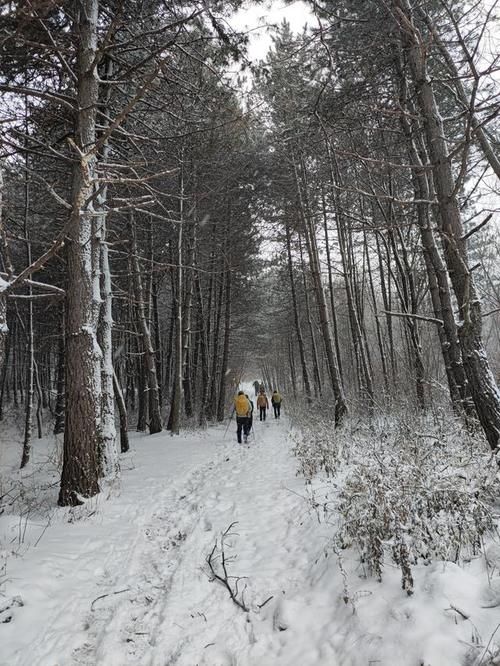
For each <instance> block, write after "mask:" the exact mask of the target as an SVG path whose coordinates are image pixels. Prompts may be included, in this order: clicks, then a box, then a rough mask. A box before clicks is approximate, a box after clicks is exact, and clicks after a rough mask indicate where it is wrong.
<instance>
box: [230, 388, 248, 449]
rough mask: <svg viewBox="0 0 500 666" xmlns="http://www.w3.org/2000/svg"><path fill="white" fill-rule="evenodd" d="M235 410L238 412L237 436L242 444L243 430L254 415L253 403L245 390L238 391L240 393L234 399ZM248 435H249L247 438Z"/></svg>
mask: <svg viewBox="0 0 500 666" xmlns="http://www.w3.org/2000/svg"><path fill="white" fill-rule="evenodd" d="M234 411H235V412H236V437H237V438H238V444H241V432H242V430H243V429H244V428H245V426H246V425H247V423H248V420H249V418H250V417H251V415H252V403H251V402H250V400H249V399H248V398H247V397H246V395H245V394H244V393H243V391H238V395H237V396H236V398H235V399H234ZM246 437H247V435H246V436H245V440H246Z"/></svg>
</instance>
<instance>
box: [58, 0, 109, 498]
mask: <svg viewBox="0 0 500 666" xmlns="http://www.w3.org/2000/svg"><path fill="white" fill-rule="evenodd" d="M98 4H99V3H98V0H81V1H80V2H79V4H78V7H77V9H78V10H79V11H77V14H76V18H75V31H76V34H77V36H78V61H77V77H78V78H77V113H76V115H77V118H76V127H75V145H76V150H75V153H76V154H77V158H76V161H75V164H74V169H73V190H72V205H73V208H72V212H71V216H70V223H69V227H68V233H67V235H66V239H67V240H66V253H67V262H68V281H67V289H66V354H67V355H66V427H65V431H64V462H63V470H62V477H61V490H60V493H59V504H60V505H62V506H66V505H76V504H81V502H82V500H81V498H82V497H91V496H92V495H95V494H96V493H98V492H99V484H98V475H99V469H98V468H99V466H98V457H97V454H98V446H99V434H100V426H101V419H100V417H101V405H100V395H101V356H102V355H101V350H100V349H99V345H98V343H97V336H96V322H95V313H94V310H93V306H94V299H93V296H94V294H93V281H92V278H93V275H92V235H93V234H92V231H93V229H92V227H93V225H92V220H93V217H94V204H93V197H94V183H95V179H96V157H95V154H94V152H92V148H93V147H94V145H95V141H96V120H95V119H96V109H97V104H98V101H99V94H98V93H99V83H98V78H97V63H96V56H97V20H98Z"/></svg>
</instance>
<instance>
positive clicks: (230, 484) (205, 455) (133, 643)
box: [1, 419, 324, 666]
mask: <svg viewBox="0 0 500 666" xmlns="http://www.w3.org/2000/svg"><path fill="white" fill-rule="evenodd" d="M232 430H233V428H231V430H230V432H228V434H227V437H226V439H225V440H224V439H223V437H222V435H223V430H222V429H220V428H217V429H213V430H210V431H209V432H208V433H205V434H196V435H191V436H184V437H181V438H180V439H176V438H173V439H172V438H170V437H169V436H168V435H166V434H161V435H157V436H154V437H148V438H146V437H137V438H135V439H134V449H135V452H134V453H133V454H132V455H131V456H129V457H128V458H126V459H125V461H124V473H123V481H122V485H121V489H120V490H118V489H116V488H115V489H113V488H112V489H111V490H110V493H109V495H110V496H109V497H108V498H107V499H105V498H104V497H101V498H99V499H98V500H97V501H95V503H94V505H93V506H90V507H89V506H87V507H86V509H85V510H86V511H87V513H88V512H89V509H90V513H93V515H91V516H90V517H85V518H83V517H82V518H81V519H77V517H78V512H76V518H75V519H74V522H73V523H72V524H68V522H62V521H61V520H60V517H59V522H57V520H55V521H54V524H53V525H52V526H50V527H49V528H48V529H47V531H46V532H45V534H44V535H43V537H42V539H41V540H40V542H39V544H38V545H37V546H36V548H35V547H32V548H30V549H29V550H28V551H27V553H26V554H25V555H24V556H23V557H22V558H19V560H18V561H12V562H11V563H10V565H9V580H10V585H9V588H10V592H11V594H18V595H20V596H21V597H22V599H23V602H24V604H25V605H24V606H23V607H22V608H19V609H18V610H17V612H16V613H15V617H14V619H13V621H12V622H11V623H9V624H4V625H2V627H1V632H2V644H3V646H4V648H3V649H2V656H1V664H5V666H7V664H8V665H9V666H28V665H29V666H35V665H36V666H38V665H39V666H56V665H58V666H62V665H64V666H66V665H67V664H73V665H74V666H76V665H79V666H83V665H85V666H97V665H98V664H99V665H102V666H113V665H115V666H124V665H125V664H162V666H163V665H164V664H174V663H175V664H179V665H181V664H185V665H186V666H187V665H188V664H189V665H190V666H192V665H194V664H202V663H205V664H213V665H215V664H236V663H237V664H241V665H243V664H277V663H282V664H292V663H301V664H308V663H311V664H313V663H317V656H318V655H317V654H316V655H312V654H311V655H309V658H308V657H307V654H304V655H302V657H300V656H299V655H298V654H297V649H298V647H300V645H301V644H302V641H301V637H300V635H297V633H296V632H295V638H294V641H293V643H294V648H293V649H294V653H293V655H291V654H289V653H288V652H287V651H288V650H289V646H288V643H289V641H287V640H286V636H287V623H288V622H289V619H287V614H290V609H291V616H294V615H295V613H294V612H293V608H292V607H293V601H288V598H289V596H291V592H292V590H293V587H294V584H295V581H296V579H302V574H303V572H302V571H301V569H302V568H303V567H304V566H307V567H309V566H310V563H309V562H308V555H307V553H308V552H309V551H308V549H307V548H304V549H301V548H297V539H299V530H302V531H301V532H300V534H301V536H300V539H302V538H303V529H304V527H301V521H300V515H301V513H304V512H305V511H306V505H305V503H304V501H303V499H302V497H301V494H303V488H304V482H303V480H301V479H299V478H297V477H296V474H295V473H296V461H295V460H294V458H293V456H292V455H291V453H290V450H289V446H288V443H287V421H286V419H282V421H281V422H279V423H278V422H274V420H272V421H268V422H267V423H265V424H260V423H258V422H257V423H256V424H255V432H256V440H253V441H252V442H251V444H250V445H249V446H247V447H245V446H241V447H240V446H238V445H237V444H236V442H234V441H233V440H234V436H233V433H232ZM127 465H129V466H132V469H129V470H127V469H126V467H127ZM308 520H310V519H309V518H308ZM231 523H236V524H235V526H234V528H233V530H232V536H231V537H230V538H229V539H228V540H227V541H226V555H227V556H229V557H230V558H231V559H230V561H229V564H228V569H229V574H230V575H235V576H243V577H246V578H245V579H244V580H242V581H241V582H240V589H242V588H243V587H245V588H246V589H245V603H246V604H247V605H248V606H249V607H250V608H251V611H250V613H244V612H243V611H242V610H240V609H239V608H238V607H237V606H236V605H235V604H233V603H232V601H231V600H230V598H229V595H228V592H227V590H226V589H224V588H223V586H222V585H220V584H219V583H217V582H213V581H210V580H209V576H208V575H207V566H206V557H207V555H208V554H209V553H210V551H211V549H212V548H213V545H214V543H215V540H216V539H218V538H220V534H221V532H222V531H223V530H225V529H226V528H227V527H228V526H229V525H230V524H231ZM309 550H310V549H309ZM264 602H266V603H264ZM261 604H264V605H263V606H262V608H259V605H261ZM306 624H307V623H306ZM307 645H310V641H306V642H305V646H306V647H305V649H306V650H307V649H308V648H307ZM287 646H288V647H287ZM323 649H324V647H323ZM299 651H300V650H299Z"/></svg>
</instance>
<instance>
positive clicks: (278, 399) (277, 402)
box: [271, 391, 281, 405]
mask: <svg viewBox="0 0 500 666" xmlns="http://www.w3.org/2000/svg"><path fill="white" fill-rule="evenodd" d="M271 401H272V403H273V404H274V405H281V396H280V394H279V393H278V391H275V392H274V393H273V396H272V398H271Z"/></svg>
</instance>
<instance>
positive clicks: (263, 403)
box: [257, 388, 269, 421]
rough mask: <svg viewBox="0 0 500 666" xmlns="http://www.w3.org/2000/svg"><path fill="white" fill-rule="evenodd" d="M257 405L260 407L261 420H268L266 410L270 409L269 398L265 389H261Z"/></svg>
mask: <svg viewBox="0 0 500 666" xmlns="http://www.w3.org/2000/svg"><path fill="white" fill-rule="evenodd" d="M257 407H258V408H259V420H260V421H265V420H266V410H268V409H269V400H268V399H267V395H266V393H265V391H264V389H263V388H262V389H260V392H259V395H258V397H257Z"/></svg>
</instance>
